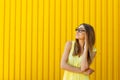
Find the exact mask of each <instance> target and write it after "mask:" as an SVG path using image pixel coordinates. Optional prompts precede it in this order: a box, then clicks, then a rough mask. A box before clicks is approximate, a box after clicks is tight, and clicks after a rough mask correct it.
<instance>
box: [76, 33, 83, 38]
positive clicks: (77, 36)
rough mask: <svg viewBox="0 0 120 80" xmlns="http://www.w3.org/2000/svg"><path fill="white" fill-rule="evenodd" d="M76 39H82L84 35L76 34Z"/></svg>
mask: <svg viewBox="0 0 120 80" xmlns="http://www.w3.org/2000/svg"><path fill="white" fill-rule="evenodd" d="M76 38H80V39H84V38H85V35H84V34H82V33H80V34H76Z"/></svg>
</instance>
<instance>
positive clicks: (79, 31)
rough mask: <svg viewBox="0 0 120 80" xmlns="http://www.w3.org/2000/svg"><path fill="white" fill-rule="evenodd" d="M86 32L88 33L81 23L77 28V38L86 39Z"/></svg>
mask: <svg viewBox="0 0 120 80" xmlns="http://www.w3.org/2000/svg"><path fill="white" fill-rule="evenodd" d="M85 34H86V30H85V28H84V26H83V25H80V26H79V27H78V28H77V29H76V39H82V40H84V39H85Z"/></svg>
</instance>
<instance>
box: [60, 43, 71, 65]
mask: <svg viewBox="0 0 120 80" xmlns="http://www.w3.org/2000/svg"><path fill="white" fill-rule="evenodd" d="M71 46H72V42H71V41H68V42H66V45H65V47H64V52H63V56H62V59H61V65H64V64H65V63H66V62H67V60H68V56H69V53H70V50H71Z"/></svg>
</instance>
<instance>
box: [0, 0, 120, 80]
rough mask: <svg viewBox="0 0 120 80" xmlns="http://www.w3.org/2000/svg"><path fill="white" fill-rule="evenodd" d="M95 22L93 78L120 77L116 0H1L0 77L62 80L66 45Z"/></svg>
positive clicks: (111, 79)
mask: <svg viewBox="0 0 120 80" xmlns="http://www.w3.org/2000/svg"><path fill="white" fill-rule="evenodd" d="M83 22H85V23H89V24H91V25H93V26H94V29H95V33H96V44H95V46H96V48H97V55H96V57H95V59H94V62H93V64H92V65H91V67H92V68H93V69H94V70H95V72H94V73H93V74H92V75H91V76H90V79H91V80H120V69H119V67H120V62H119V60H118V59H119V58H120V51H119V49H120V38H119V37H120V36H119V35H120V34H119V32H120V0H0V80H8V79H9V80H62V77H63V70H61V69H60V60H61V56H62V54H63V51H64V45H65V43H66V41H68V40H74V36H75V31H74V30H75V28H76V27H77V26H78V25H79V24H81V23H83Z"/></svg>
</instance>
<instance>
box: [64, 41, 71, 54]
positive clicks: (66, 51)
mask: <svg viewBox="0 0 120 80" xmlns="http://www.w3.org/2000/svg"><path fill="white" fill-rule="evenodd" d="M71 47H72V41H67V42H66V44H65V49H64V50H65V53H69V51H70V49H71Z"/></svg>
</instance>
